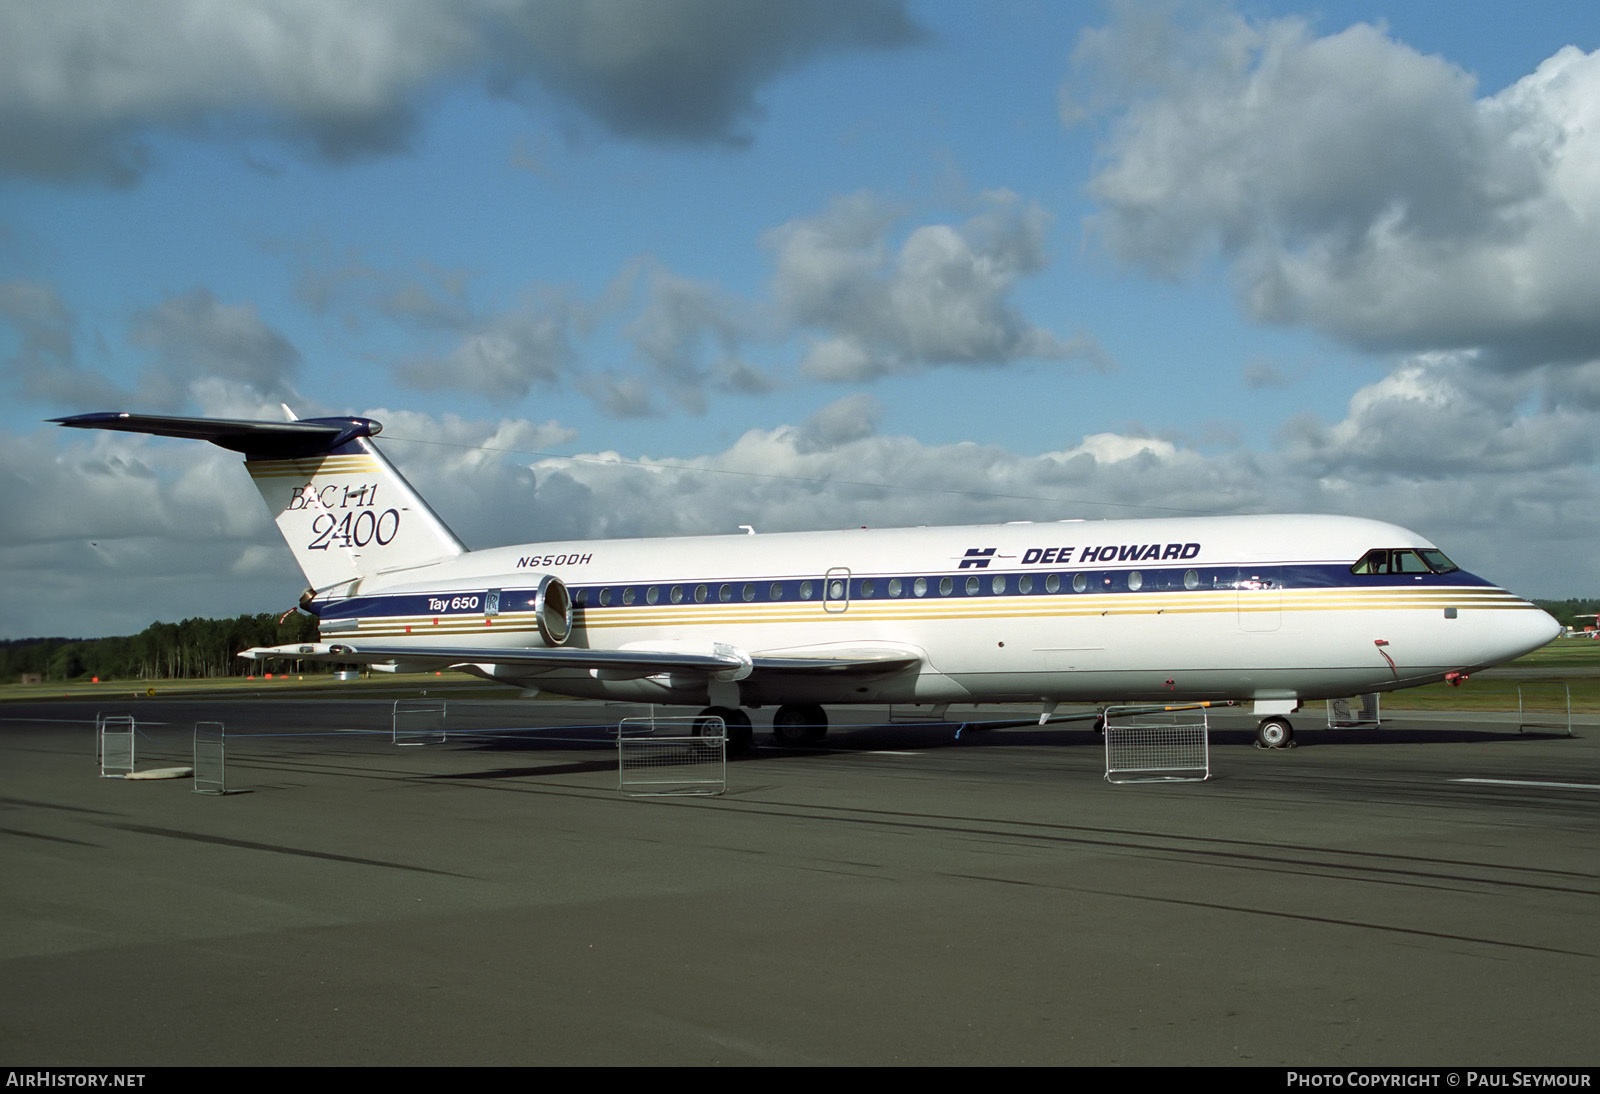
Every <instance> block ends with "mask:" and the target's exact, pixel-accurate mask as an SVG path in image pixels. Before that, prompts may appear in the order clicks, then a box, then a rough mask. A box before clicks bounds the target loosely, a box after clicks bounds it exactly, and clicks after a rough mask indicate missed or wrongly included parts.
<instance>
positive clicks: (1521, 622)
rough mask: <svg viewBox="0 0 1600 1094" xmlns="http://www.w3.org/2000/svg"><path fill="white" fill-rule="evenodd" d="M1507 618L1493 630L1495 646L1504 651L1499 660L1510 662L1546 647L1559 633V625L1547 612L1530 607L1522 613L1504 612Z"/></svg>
mask: <svg viewBox="0 0 1600 1094" xmlns="http://www.w3.org/2000/svg"><path fill="white" fill-rule="evenodd" d="M1505 614H1506V616H1507V617H1508V618H1507V619H1505V620H1504V621H1503V623H1502V625H1500V626H1497V627H1496V628H1495V642H1496V645H1498V646H1501V647H1502V648H1503V650H1504V652H1503V653H1502V654H1500V655H1499V660H1501V661H1510V660H1512V659H1514V658H1517V657H1521V656H1522V655H1523V654H1526V653H1532V652H1533V651H1534V650H1536V649H1539V648H1541V647H1543V646H1546V645H1548V644H1549V643H1550V642H1551V641H1552V640H1554V639H1555V638H1556V637H1557V636H1558V635H1559V634H1560V633H1561V624H1560V623H1557V622H1556V621H1555V618H1554V617H1553V616H1552V615H1550V613H1549V612H1542V611H1539V610H1538V609H1537V608H1533V607H1532V606H1531V605H1530V606H1529V607H1528V608H1525V609H1523V610H1522V611H1517V612H1506V613H1505Z"/></svg>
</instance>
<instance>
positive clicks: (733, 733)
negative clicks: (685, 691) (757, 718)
mask: <svg viewBox="0 0 1600 1094" xmlns="http://www.w3.org/2000/svg"><path fill="white" fill-rule="evenodd" d="M717 718H720V719H722V731H723V732H724V733H726V734H727V738H728V751H729V752H731V753H733V754H734V755H736V756H740V755H743V754H744V753H746V752H749V751H750V748H751V746H752V745H753V744H754V743H755V730H754V729H753V728H752V727H751V725H750V715H748V714H746V713H745V712H744V711H742V710H736V709H735V708H733V707H706V709H704V710H702V711H701V712H700V713H699V714H698V715H697V716H696V717H695V721H694V735H695V736H696V737H712V736H715V735H716V733H717V723H716V722H715V721H714V719H717Z"/></svg>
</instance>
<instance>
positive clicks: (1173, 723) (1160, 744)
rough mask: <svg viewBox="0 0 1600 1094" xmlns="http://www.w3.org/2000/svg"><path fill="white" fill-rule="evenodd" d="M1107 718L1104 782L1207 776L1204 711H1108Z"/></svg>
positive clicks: (1208, 746) (1137, 708) (1207, 731)
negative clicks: (1119, 722) (1119, 721)
mask: <svg viewBox="0 0 1600 1094" xmlns="http://www.w3.org/2000/svg"><path fill="white" fill-rule="evenodd" d="M1105 719H1106V720H1105V742H1106V743H1105V748H1106V775H1105V778H1106V781H1107V782H1110V783H1129V782H1204V781H1205V780H1207V779H1209V778H1211V743H1210V736H1211V735H1210V723H1209V718H1208V715H1207V712H1206V709H1205V708H1204V707H1202V706H1181V707H1168V706H1160V707H1153V706H1129V707H1107V708H1106V712H1105ZM1119 719H1120V720H1121V724H1118V720H1119Z"/></svg>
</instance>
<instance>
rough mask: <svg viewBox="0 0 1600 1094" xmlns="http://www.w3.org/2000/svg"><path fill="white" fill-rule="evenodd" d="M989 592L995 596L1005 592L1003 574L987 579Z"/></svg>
mask: <svg viewBox="0 0 1600 1094" xmlns="http://www.w3.org/2000/svg"><path fill="white" fill-rule="evenodd" d="M989 591H990V592H991V593H993V594H994V595H995V596H999V595H1000V594H1001V593H1003V592H1005V591H1006V579H1005V575H1004V574H995V575H994V577H992V578H990V579H989Z"/></svg>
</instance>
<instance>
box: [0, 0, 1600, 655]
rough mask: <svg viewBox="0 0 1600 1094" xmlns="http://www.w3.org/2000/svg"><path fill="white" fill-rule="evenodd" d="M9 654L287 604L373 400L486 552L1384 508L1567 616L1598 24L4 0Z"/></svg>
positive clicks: (874, 0)
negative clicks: (146, 422)
mask: <svg viewBox="0 0 1600 1094" xmlns="http://www.w3.org/2000/svg"><path fill="white" fill-rule="evenodd" d="M0 393H3V394H0V512H3V513H4V514H5V515H4V518H3V520H0V573H3V574H4V577H5V582H4V590H3V592H0V638H20V637H26V636H38V635H65V636H82V637H89V636H98V635H107V634H129V633H135V632H137V631H139V630H142V629H143V628H144V627H146V626H148V625H149V624H150V623H151V622H153V621H155V620H164V621H172V620H178V619H182V618H187V617H191V616H229V615H234V614H238V613H241V612H261V611H281V610H284V609H286V608H288V607H290V606H292V605H293V603H294V601H295V598H296V597H297V596H298V594H299V592H300V589H301V587H302V586H303V584H304V582H303V580H302V579H301V577H300V575H299V573H298V571H297V570H296V568H295V566H294V564H293V561H292V559H291V558H290V555H289V553H288V550H287V548H286V547H285V546H284V545H283V543H282V541H281V540H280V539H279V538H278V536H277V534H276V532H275V531H274V529H273V527H272V525H271V522H270V520H269V518H268V514H267V513H266V511H265V507H264V506H263V505H262V503H261V500H260V498H259V496H258V495H257V494H256V492H255V490H254V489H253V487H252V486H251V485H250V482H249V479H248V477H247V476H246V475H245V473H244V471H243V469H242V468H241V467H240V466H239V463H238V461H237V458H236V457H234V456H232V455H230V454H228V453H225V452H222V451H221V450H218V449H215V448H212V447H211V446H209V445H203V444H197V443H189V442H182V441H175V440H169V439H162V438H148V437H133V436H121V435H113V434H97V433H87V432H80V431H77V430H64V429H61V428H59V427H57V426H53V425H50V424H47V422H46V419H49V418H53V417H59V416H63V415H68V414H75V413H83V412H89V411H98V410H130V411H141V412H147V413H167V414H180V415H215V416H228V417H253V418H271V419H281V418H282V416H283V411H282V409H281V408H282V406H284V405H288V406H289V407H290V408H291V409H292V410H293V411H294V412H295V413H296V414H298V415H299V416H301V417H310V416H314V415H320V414H359V415H365V416H370V417H373V418H376V419H378V420H379V421H381V422H382V423H383V424H384V432H383V434H382V437H381V440H380V444H381V445H382V447H383V448H384V450H385V452H386V453H388V454H389V456H390V457H391V458H392V459H393V460H394V461H395V462H396V463H397V464H398V465H399V466H400V468H401V470H402V471H403V472H404V473H405V474H406V475H407V477H408V478H410V479H411V481H412V482H413V484H414V485H416V486H417V488H418V489H419V490H420V491H421V492H422V494H423V496H424V497H426V498H428V500H429V501H430V502H431V503H432V504H433V506H434V507H435V508H436V509H437V510H438V511H439V512H440V514H441V515H442V516H443V517H444V519H445V520H446V521H447V522H448V523H449V524H450V525H451V526H452V527H453V528H454V529H455V531H456V532H457V533H458V534H459V535H460V536H461V538H462V539H463V540H464V541H465V542H466V543H467V544H468V545H469V546H472V547H488V546H497V545H502V544H508V543H522V542H538V541H553V540H570V539H573V538H604V537H611V536H634V535H687V534H707V533H730V534H739V527H740V526H741V525H751V526H754V527H755V528H757V529H759V530H761V531H789V530H803V529H820V528H840V527H858V526H863V525H867V526H877V527H887V526H904V525H922V524H927V525H944V524H967V523H987V522H999V521H1007V520H1056V519H1065V518H1079V517H1082V518H1090V519H1100V518H1119V517H1145V516H1174V515H1182V514H1190V513H1193V514H1215V513H1261V512H1325V513H1349V514H1357V515H1362V516H1371V517H1376V518H1379V519H1383V520H1389V521H1392V522H1394V523H1397V524H1400V525H1402V526H1404V527H1407V528H1410V529H1413V530H1414V531H1416V532H1418V533H1420V534H1421V535H1423V536H1425V537H1427V538H1429V539H1431V540H1432V541H1433V542H1435V543H1437V544H1438V545H1439V546H1440V547H1441V548H1443V549H1444V550H1445V551H1446V553H1448V554H1449V555H1450V556H1451V557H1452V558H1454V559H1455V560H1456V561H1457V562H1458V563H1460V564H1461V565H1462V566H1464V567H1465V568H1467V569H1469V570H1471V571H1473V572H1475V573H1478V574H1480V575H1482V576H1485V577H1488V578H1489V579H1490V580H1492V581H1495V582H1496V583H1498V584H1501V585H1504V586H1506V587H1507V588H1510V589H1512V590H1513V591H1516V592H1518V593H1521V594H1522V595H1525V596H1537V597H1572V596H1596V595H1600V565H1597V562H1596V551H1595V545H1596V543H1597V542H1600V506H1597V503H1600V477H1597V470H1600V469H1597V457H1600V450H1597V443H1596V442H1597V438H1600V15H1596V14H1595V12H1594V10H1593V8H1592V5H1588V4H1584V3H1533V4H1527V5H1502V4H1437V3H1424V2H1414V0H1391V2H1384V0H1364V2H1332V3H1324V4H1316V5H1313V4H1309V3H1289V2H1282V3H1280V2H1260V3H1248V4H1229V3H1223V2H1217V3H1183V2H1173V3H1165V4H1161V3H1142V4H1133V3H1109V4H1107V3H1081V4H1080V3H1070V2H1054V0H1048V2H1047V0H987V2H984V3H978V2H975V0H786V2H785V3H782V4H756V3H749V2H747V0H231V2H229V3H215V2H212V0H79V2H74V3H53V4H45V3H36V2H33V0H0Z"/></svg>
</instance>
